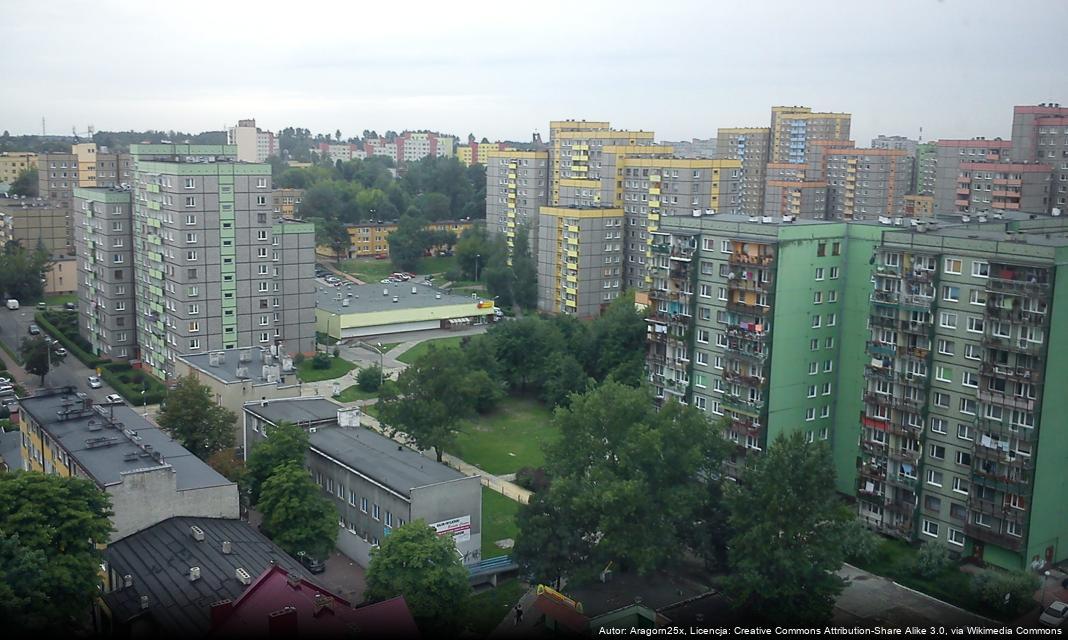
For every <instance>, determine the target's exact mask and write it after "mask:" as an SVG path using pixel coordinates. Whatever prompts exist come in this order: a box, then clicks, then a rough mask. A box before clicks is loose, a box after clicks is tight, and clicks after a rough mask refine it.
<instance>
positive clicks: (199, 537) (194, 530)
mask: <svg viewBox="0 0 1068 640" xmlns="http://www.w3.org/2000/svg"><path fill="white" fill-rule="evenodd" d="M189 533H190V534H192V536H193V539H194V540H196V541H197V542H204V530H203V529H201V528H200V527H198V526H196V525H193V526H191V527H189Z"/></svg>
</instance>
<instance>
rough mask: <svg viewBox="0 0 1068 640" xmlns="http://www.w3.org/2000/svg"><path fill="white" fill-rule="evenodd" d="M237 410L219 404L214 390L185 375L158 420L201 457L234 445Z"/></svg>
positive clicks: (204, 458)
mask: <svg viewBox="0 0 1068 640" xmlns="http://www.w3.org/2000/svg"><path fill="white" fill-rule="evenodd" d="M236 421H237V416H236V415H234V412H233V411H230V410H229V409H225V408H223V407H220V406H219V405H217V404H215V401H214V399H213V398H212V397H211V389H209V388H208V387H207V385H204V384H202V383H201V382H200V381H199V380H197V379H196V378H192V377H188V376H182V377H180V378H178V381H177V382H176V383H175V385H174V389H172V390H171V391H170V392H169V393H168V394H167V401H166V403H165V404H164V406H163V409H162V410H161V411H160V412H159V416H158V418H157V422H159V425H160V426H161V427H163V428H164V429H166V430H167V431H168V432H169V433H170V434H171V435H172V436H174V438H175V439H176V440H178V442H180V443H181V444H182V446H183V447H185V448H186V449H189V450H190V451H191V452H192V453H193V455H195V456H197V457H198V458H200V459H201V460H206V459H208V458H209V457H210V456H211V454H213V453H215V452H216V451H220V450H222V449H225V448H227V447H232V446H234V424H235V423H236Z"/></svg>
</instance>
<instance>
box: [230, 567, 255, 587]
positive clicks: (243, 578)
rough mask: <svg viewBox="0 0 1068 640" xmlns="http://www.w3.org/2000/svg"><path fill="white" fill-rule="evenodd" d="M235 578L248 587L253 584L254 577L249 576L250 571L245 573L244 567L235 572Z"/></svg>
mask: <svg viewBox="0 0 1068 640" xmlns="http://www.w3.org/2000/svg"><path fill="white" fill-rule="evenodd" d="M234 577H235V578H237V579H238V580H239V581H240V582H241V584H243V585H245V586H246V587H247V586H248V585H250V584H252V576H251V575H249V572H248V571H245V569H244V567H238V568H237V570H236V571H234Z"/></svg>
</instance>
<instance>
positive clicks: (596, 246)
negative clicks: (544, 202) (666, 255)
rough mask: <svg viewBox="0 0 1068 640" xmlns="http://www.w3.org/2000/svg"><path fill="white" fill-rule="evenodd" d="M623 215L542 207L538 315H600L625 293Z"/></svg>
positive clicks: (614, 210)
mask: <svg viewBox="0 0 1068 640" xmlns="http://www.w3.org/2000/svg"><path fill="white" fill-rule="evenodd" d="M623 218H624V216H623V210H622V209H619V208H612V207H607V206H606V207H600V206H597V207H542V208H541V211H540V221H539V224H538V239H537V247H538V252H537V268H538V310H539V311H544V312H546V313H564V314H570V315H574V316H577V317H580V318H588V317H593V316H597V315H599V314H600V312H601V309H602V308H603V306H604V305H606V304H608V303H610V302H611V301H612V300H614V299H615V298H617V297H618V296H619V292H620V291H621V290H622V288H623V287H622V284H621V283H622V282H623V276H622V275H621V270H622V267H623V256H624V251H623V248H624V242H623Z"/></svg>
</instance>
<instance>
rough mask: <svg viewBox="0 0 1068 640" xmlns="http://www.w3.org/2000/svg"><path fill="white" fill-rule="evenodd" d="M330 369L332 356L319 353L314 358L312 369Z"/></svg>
mask: <svg viewBox="0 0 1068 640" xmlns="http://www.w3.org/2000/svg"><path fill="white" fill-rule="evenodd" d="M329 368H330V356H328V355H326V354H325V353H317V354H315V357H314V358H312V369H329Z"/></svg>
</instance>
